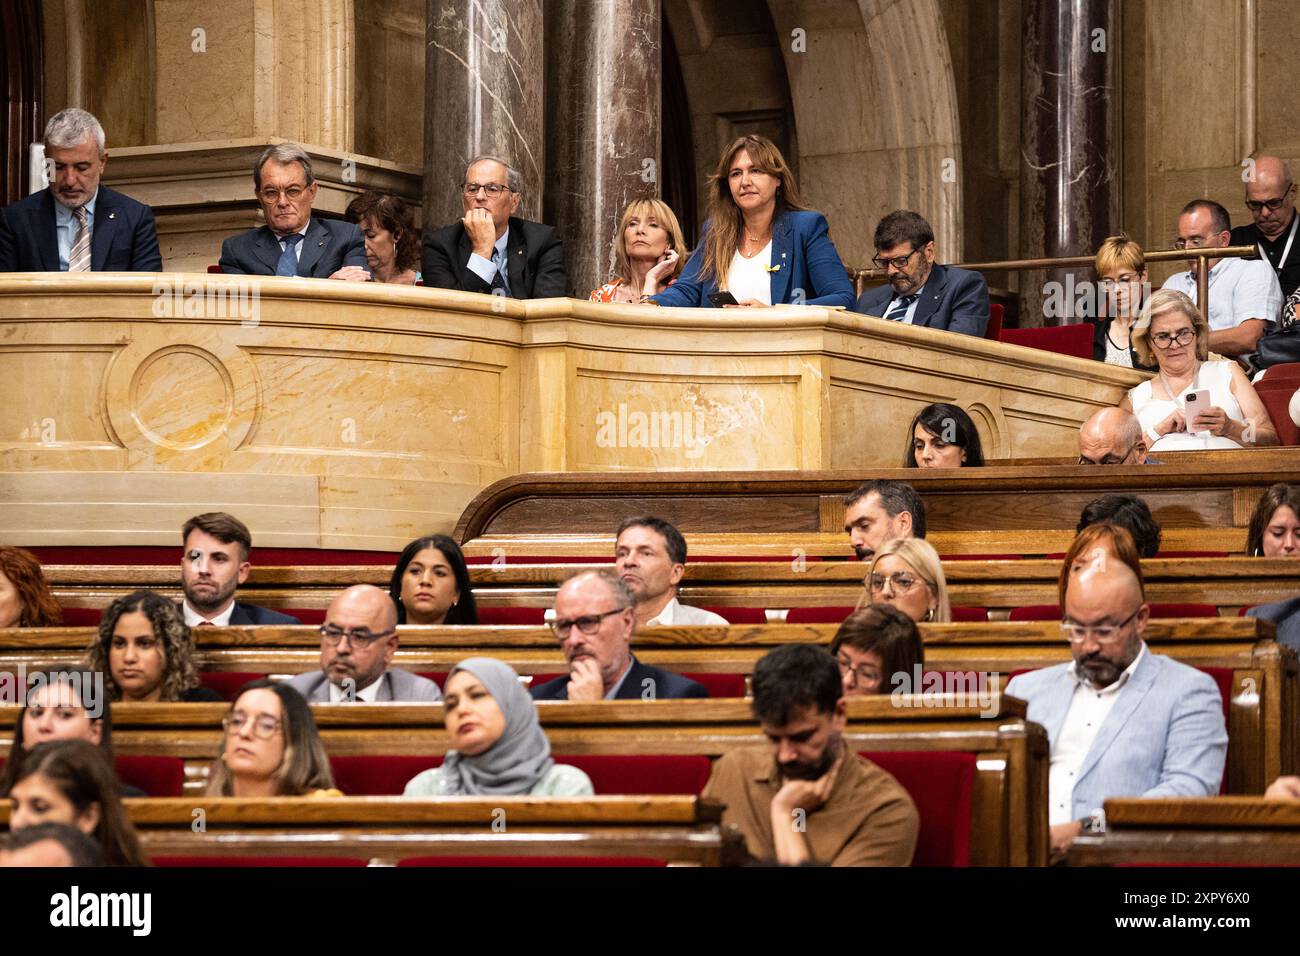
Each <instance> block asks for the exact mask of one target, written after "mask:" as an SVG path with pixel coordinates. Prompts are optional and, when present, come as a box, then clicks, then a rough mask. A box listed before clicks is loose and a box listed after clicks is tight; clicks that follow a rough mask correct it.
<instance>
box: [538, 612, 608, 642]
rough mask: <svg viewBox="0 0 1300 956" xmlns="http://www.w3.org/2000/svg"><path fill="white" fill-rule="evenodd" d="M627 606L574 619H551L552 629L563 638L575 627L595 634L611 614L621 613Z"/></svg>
mask: <svg viewBox="0 0 1300 956" xmlns="http://www.w3.org/2000/svg"><path fill="white" fill-rule="evenodd" d="M626 610H627V608H625V607H616V608H614V610H612V611H606V612H605V613H604V614H585V615H583V616H582V617H575V618H573V619H572V620H567V619H566V620H560V621H551V622H550V623H551V630H552V631H554V632H555V636H556V637H559V638H561V639H563V638H566V637H568V636H569V632H570V631H572V630H573V629H574V628H575V627H576V628H577V629H578V630H579V631H581V632H582V633H583V634H595V633H596V632H597V631H599V630H600V624H601V622H602V621H603V620H605V618H607V617H609V616H610V615H611V614H621V613H622V612H623V611H626Z"/></svg>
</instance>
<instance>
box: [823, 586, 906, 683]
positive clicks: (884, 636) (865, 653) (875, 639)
mask: <svg viewBox="0 0 1300 956" xmlns="http://www.w3.org/2000/svg"><path fill="white" fill-rule="evenodd" d="M831 654H832V655H834V657H835V661H836V663H838V664H839V665H840V678H841V679H842V680H843V681H844V696H845V697H860V696H866V695H869V694H888V693H890V692H891V691H892V690H893V689H894V687H895V686H896V685H895V683H894V681H895V676H896V675H898V674H905V675H907V683H906V684H905V685H904V686H906V687H911V688H915V689H916V690H918V691H919V689H920V687H919V682H918V681H917V680H916V669H917V668H919V667H920V666H921V665H922V664H924V663H925V648H924V646H923V645H922V644H921V632H920V631H919V630H917V628H916V623H915V622H914V621H913V620H912V619H911V618H910V617H908V616H907V615H906V614H904V613H903V612H902V611H900V610H899V609H898V608H896V607H893V606H892V605H889V604H873V605H871V606H870V607H865V608H863V609H862V610H861V611H854V612H853V613H852V614H850V615H849V616H848V617H847V618H845V619H844V623H843V624H841V625H840V629H839V630H838V631H836V632H835V639H834V640H833V641H831Z"/></svg>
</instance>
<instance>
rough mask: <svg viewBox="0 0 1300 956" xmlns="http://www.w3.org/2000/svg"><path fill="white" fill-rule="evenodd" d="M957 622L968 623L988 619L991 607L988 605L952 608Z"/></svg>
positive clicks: (953, 617)
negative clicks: (987, 606)
mask: <svg viewBox="0 0 1300 956" xmlns="http://www.w3.org/2000/svg"><path fill="white" fill-rule="evenodd" d="M952 619H953V623H955V624H968V623H970V622H971V621H987V620H988V619H989V609H988V608H986V607H955V608H953V609H952Z"/></svg>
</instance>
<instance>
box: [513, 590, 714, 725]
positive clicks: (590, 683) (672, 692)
mask: <svg viewBox="0 0 1300 956" xmlns="http://www.w3.org/2000/svg"><path fill="white" fill-rule="evenodd" d="M635 605H636V599H635V598H634V597H633V596H632V592H631V591H630V590H629V589H628V586H627V585H626V584H624V583H623V581H622V580H621V579H620V578H619V577H618V576H617V575H615V574H614V573H613V572H612V571H583V572H580V573H578V574H575V575H574V576H573V577H571V578H569V579H568V580H567V581H565V582H564V583H563V584H561V585H560V590H559V591H557V592H556V594H555V619H554V620H552V621H550V622H549V623H550V627H551V630H552V631H553V632H554V633H555V636H556V637H557V638H559V641H560V649H561V650H562V651H563V652H564V659H565V661H566V662H567V663H568V665H569V673H568V674H566V675H564V676H563V677H557V678H555V680H552V681H547V682H546V683H545V684H540V685H538V686H535V687H530V688H529V689H528V692H529V693H530V694H532V695H533V699H534V700H585V701H594V700H666V699H669V698H674V697H708V696H709V692H708V691H707V690H706V689H705V688H704V685H702V684H699V683H697V682H696V681H693V680H689V679H687V678H685V677H683V676H682V675H681V674H674V673H672V672H671V671H666V670H662V669H661V668H658V667H652V666H650V665H649V664H642V663H641V662H640V661H638V660H637V659H636V655H634V654H633V653H632V635H633V633H635V631H636V612H635V610H634V607H635Z"/></svg>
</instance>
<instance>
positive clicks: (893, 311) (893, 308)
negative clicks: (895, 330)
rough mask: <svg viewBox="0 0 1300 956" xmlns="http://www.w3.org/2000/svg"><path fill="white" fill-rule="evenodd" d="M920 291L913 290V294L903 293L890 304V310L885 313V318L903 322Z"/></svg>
mask: <svg viewBox="0 0 1300 956" xmlns="http://www.w3.org/2000/svg"><path fill="white" fill-rule="evenodd" d="M917 295H919V293H916V292H913V293H912V294H911V295H902V296H899V297H898V298H897V299H895V300H894V301H893V303H892V304H891V305H890V306H889V311H888V312H886V313H885V318H886V319H888V320H889V321H890V322H902V321H903V319H905V318H907V310H908V308H909V307H910V306H911V304H912V303H913V302H915V301H916V297H917Z"/></svg>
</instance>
